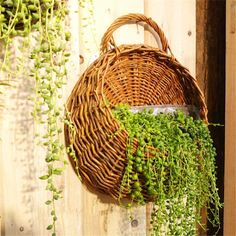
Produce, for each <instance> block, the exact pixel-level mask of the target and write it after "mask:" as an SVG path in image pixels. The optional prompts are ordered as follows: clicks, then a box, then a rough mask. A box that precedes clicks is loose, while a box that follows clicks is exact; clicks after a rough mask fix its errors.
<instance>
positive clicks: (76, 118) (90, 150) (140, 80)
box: [65, 14, 207, 198]
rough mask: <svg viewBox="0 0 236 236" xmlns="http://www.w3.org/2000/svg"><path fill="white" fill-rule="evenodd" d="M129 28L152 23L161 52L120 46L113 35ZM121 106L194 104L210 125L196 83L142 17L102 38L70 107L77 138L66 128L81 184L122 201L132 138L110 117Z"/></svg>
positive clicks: (114, 26)
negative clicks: (125, 171)
mask: <svg viewBox="0 0 236 236" xmlns="http://www.w3.org/2000/svg"><path fill="white" fill-rule="evenodd" d="M128 23H139V24H142V25H144V24H148V25H149V26H150V27H151V28H153V29H154V31H155V32H156V33H157V34H158V36H159V38H160V42H161V44H162V49H159V48H154V47H151V46H148V45H144V44H140V45H121V46H119V47H118V46H116V44H115V41H114V39H113V37H112V35H113V32H114V31H115V30H116V29H117V28H118V27H120V26H122V25H124V24H128ZM107 100H108V101H109V104H108V103H107ZM119 103H127V104H129V105H131V106H143V105H162V104H172V105H194V106H195V107H197V108H198V109H199V112H200V117H201V118H202V119H205V120H207V108H206V105H205V103H204V97H203V95H202V93H201V91H200V89H199V87H198V85H197V83H196V80H195V79H194V78H193V77H192V76H191V75H190V74H189V71H188V70H187V69H186V68H185V67H183V66H182V65H181V64H180V63H179V62H178V61H177V60H176V59H175V57H174V56H173V54H172V52H171V50H170V47H169V45H168V43H167V40H166V38H165V36H164V33H163V32H162V30H161V29H160V28H159V27H158V25H157V24H156V23H155V22H154V21H153V20H152V19H151V18H147V17H146V16H144V15H142V14H128V15H125V16H122V17H120V18H118V19H116V20H115V21H114V22H113V23H112V25H111V26H110V27H109V28H108V29H107V31H106V33H105V34H104V36H103V39H102V42H101V54H100V57H99V58H98V59H97V60H96V61H95V62H94V63H92V64H91V65H90V66H89V67H88V68H87V70H86V71H85V72H84V73H83V75H82V76H81V77H80V79H79V80H78V82H77V84H76V85H75V87H74V89H73V91H72V93H71V95H70V97H69V99H68V103H67V109H68V111H69V112H70V113H71V119H72V121H73V123H74V125H75V128H76V135H75V137H74V136H73V134H72V133H71V132H70V130H69V129H68V127H65V131H66V132H65V134H66V140H67V143H68V144H69V143H70V144H73V146H74V149H75V151H76V156H77V159H78V164H79V172H80V174H81V177H82V180H83V182H85V183H86V184H87V185H88V186H90V187H92V188H94V189H96V190H98V191H100V192H103V193H107V194H109V195H111V196H113V197H114V198H118V196H119V188H120V182H121V178H122V175H123V172H124V168H125V165H126V142H127V137H128V136H127V132H126V131H121V132H120V131H119V124H118V122H117V121H116V120H115V119H114V116H113V115H112V111H111V109H112V107H113V106H114V105H116V104H119ZM137 146H138V143H137V142H136V143H135V144H134V148H137Z"/></svg>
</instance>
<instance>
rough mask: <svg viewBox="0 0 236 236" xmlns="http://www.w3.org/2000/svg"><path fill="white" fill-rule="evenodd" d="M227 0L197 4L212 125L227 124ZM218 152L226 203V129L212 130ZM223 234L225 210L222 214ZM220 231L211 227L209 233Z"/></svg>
mask: <svg viewBox="0 0 236 236" xmlns="http://www.w3.org/2000/svg"><path fill="white" fill-rule="evenodd" d="M225 4H226V1H225V0H221V1H217V0H197V5H196V7H197V9H196V14H197V15H196V22H197V50H196V52H197V55H196V57H197V65H196V78H197V81H198V84H199V85H200V87H201V89H202V91H203V93H204V96H205V99H206V104H207V107H208V119H209V121H210V122H212V123H218V124H222V125H223V124H224V123H225ZM210 128H211V134H212V137H213V140H214V145H215V147H216V151H217V157H216V165H217V167H218V168H217V186H218V188H219V195H220V198H221V201H222V202H223V201H224V142H223V140H224V126H221V127H210ZM220 221H221V229H220V230H219V232H218V234H219V235H222V234H223V209H221V210H220ZM216 231H217V228H215V229H214V228H213V227H212V225H210V224H209V225H208V233H209V234H210V235H211V234H214V233H215V232H216Z"/></svg>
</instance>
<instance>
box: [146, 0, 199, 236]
mask: <svg viewBox="0 0 236 236" xmlns="http://www.w3.org/2000/svg"><path fill="white" fill-rule="evenodd" d="M144 13H145V15H146V16H149V17H151V18H152V19H153V20H155V21H156V23H157V24H158V25H159V26H160V27H161V28H162V30H163V31H164V33H165V36H166V37H167V40H168V42H169V45H170V48H171V50H172V52H173V54H174V56H175V57H176V58H177V60H178V61H180V63H182V64H183V65H184V66H185V67H187V68H188V69H189V70H190V73H191V74H192V75H193V76H195V69H196V66H195V65H196V21H195V17H196V15H195V14H196V1H195V0H191V1H190V0H144ZM186 19H187V20H186ZM145 43H146V44H148V45H152V46H155V47H161V45H160V42H156V39H155V37H154V36H153V35H152V34H151V33H150V32H149V31H148V30H145ZM146 211H147V213H146V220H147V230H146V234H147V235H149V234H150V224H149V222H150V219H151V211H152V204H151V203H149V204H147V208H146Z"/></svg>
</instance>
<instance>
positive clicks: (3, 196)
mask: <svg viewBox="0 0 236 236" xmlns="http://www.w3.org/2000/svg"><path fill="white" fill-rule="evenodd" d="M69 4H70V9H71V11H70V12H71V13H70V21H69V22H70V27H71V28H72V45H71V50H72V55H73V57H71V61H70V65H69V66H70V69H69V73H70V74H69V80H68V85H67V88H66V89H65V94H64V97H65V100H66V97H67V96H68V95H69V94H70V91H71V89H72V88H73V86H74V84H75V82H76V81H77V80H78V77H79V74H80V73H82V72H83V70H84V69H85V68H86V67H87V66H88V64H89V63H90V62H91V61H92V60H94V59H95V58H96V57H97V56H98V55H99V44H100V39H101V37H102V35H103V33H104V32H105V30H106V28H107V27H108V26H109V25H110V23H111V22H112V21H113V20H114V19H115V18H117V17H118V16H121V15H124V14H127V13H131V12H140V13H145V14H146V15H149V16H151V17H152V18H153V19H154V20H156V21H157V23H158V24H159V25H160V26H161V27H162V28H163V30H164V32H165V33H166V36H167V38H168V40H169V43H170V45H171V48H172V51H173V53H174V55H175V56H176V58H177V59H178V60H179V61H180V62H181V63H183V64H184V65H185V66H186V67H187V68H189V69H190V71H191V73H192V74H193V75H194V74H195V0H191V1H189V0H168V1H166V0H165V1H164V0H145V1H144V0H135V1H127V0H120V1H109V0H94V6H95V7H94V20H95V21H94V23H95V29H96V31H93V30H92V29H90V30H85V27H84V30H83V29H82V24H83V20H82V18H83V17H87V14H88V13H87V12H86V8H82V9H80V14H78V13H77V12H76V9H77V4H78V1H77V0H69ZM186 15H187V17H188V20H186ZM79 19H80V25H79ZM81 32H84V34H83V35H82V34H81ZM94 32H95V34H94ZM148 37H149V38H150V37H151V36H150V35H147V33H145V34H144V31H143V29H142V27H140V26H138V27H137V26H135V25H129V26H124V27H122V28H121V29H119V30H118V31H117V32H116V33H115V39H116V41H117V44H120V43H142V42H144V39H145V42H146V43H149V44H153V45H155V42H153V41H151V39H149V38H148ZM86 41H87V42H86ZM79 45H80V48H79ZM88 49H89V50H88ZM79 54H81V55H82V56H83V57H84V59H85V60H84V63H83V64H82V65H81V66H80V68H79ZM14 85H15V86H14V87H12V88H10V89H9V90H8V91H7V93H6V95H5V99H4V102H5V109H4V110H3V111H2V112H1V117H0V134H1V139H2V140H1V141H0V222H1V234H2V235H1V236H16V235H17V236H18V235H24V236H31V235H33V236H41V235H42V236H44V235H48V233H47V232H46V230H45V227H46V226H47V224H48V223H50V222H49V217H48V214H49V212H47V208H46V206H44V201H45V200H47V193H46V191H45V190H44V188H45V185H44V183H43V182H42V181H41V180H39V179H38V176H40V175H41V174H42V173H44V170H45V166H44V157H43V150H41V149H40V148H39V147H38V146H36V145H35V143H34V134H35V126H34V123H33V119H32V117H31V115H30V112H31V109H32V103H31V102H30V101H29V100H28V97H29V96H30V95H32V91H31V90H30V88H31V86H33V85H32V82H30V81H29V80H26V79H25V78H18V79H17V80H16V81H15V83H14ZM59 184H60V185H61V186H63V188H64V198H63V199H62V200H60V201H58V207H57V208H58V210H59V213H58V218H59V221H58V232H59V234H58V235H63V236H64V235H65V236H71V235H83V236H100V235H101V236H110V235H112V236H121V235H122V236H123V235H135V236H138V235H140V236H141V235H145V234H148V227H149V226H148V222H149V219H150V206H149V207H147V209H146V207H139V208H137V209H134V210H133V213H132V214H133V217H134V219H136V220H137V221H136V222H133V224H131V221H130V219H129V212H127V210H125V209H123V208H121V207H119V206H118V205H117V204H115V203H114V202H113V201H111V199H109V198H108V197H106V196H103V195H101V194H94V193H92V192H90V191H89V190H87V188H86V187H85V186H83V185H82V184H81V183H80V182H79V181H78V179H77V177H76V175H75V173H74V172H73V170H72V168H71V167H69V168H67V170H66V173H65V176H63V177H62V178H61V179H60V181H59ZM136 223H137V224H136Z"/></svg>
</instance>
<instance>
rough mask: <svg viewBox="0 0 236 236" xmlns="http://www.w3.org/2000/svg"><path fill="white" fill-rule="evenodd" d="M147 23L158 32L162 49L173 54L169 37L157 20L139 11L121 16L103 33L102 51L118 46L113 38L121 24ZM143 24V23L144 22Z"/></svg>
mask: <svg viewBox="0 0 236 236" xmlns="http://www.w3.org/2000/svg"><path fill="white" fill-rule="evenodd" d="M143 22H144V23H146V24H147V25H149V26H151V27H152V28H153V29H154V31H155V32H156V33H157V34H158V36H159V38H160V41H161V44H162V50H163V51H165V52H166V53H168V50H169V52H170V54H171V55H173V54H172V52H171V50H170V47H169V44H168V42H167V39H166V37H165V34H164V32H163V31H162V30H161V28H160V27H159V26H158V25H157V23H156V22H155V21H153V20H152V18H148V17H146V16H145V15H143V14H139V13H130V14H127V15H124V16H121V17H119V18H117V19H116V20H115V21H114V22H113V23H112V24H111V25H110V27H109V28H108V29H107V31H106V32H105V34H104V35H103V38H102V41H101V52H103V53H104V52H106V51H108V50H109V48H111V46H113V47H115V48H117V46H116V44H115V41H114V38H113V33H114V31H115V30H116V29H118V28H119V27H120V26H122V25H125V24H128V23H129V24H130V23H131V24H135V23H138V24H140V23H143ZM142 25H143V24H142Z"/></svg>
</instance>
